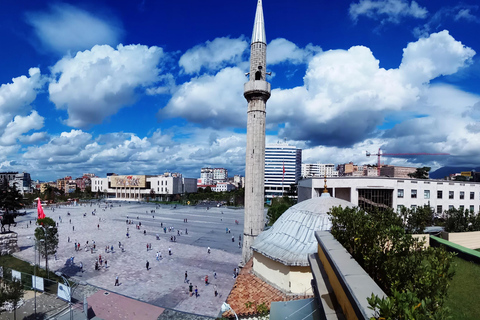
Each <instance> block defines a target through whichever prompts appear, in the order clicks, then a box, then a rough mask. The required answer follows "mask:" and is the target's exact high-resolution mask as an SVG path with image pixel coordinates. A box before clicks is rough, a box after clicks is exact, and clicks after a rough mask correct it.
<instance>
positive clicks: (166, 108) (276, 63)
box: [0, 0, 480, 180]
mask: <svg viewBox="0 0 480 320" xmlns="http://www.w3.org/2000/svg"><path fill="white" fill-rule="evenodd" d="M256 2H257V1H256V0H229V1H217V0H209V1H203V2H200V1H193V0H184V1H148V0H144V1H102V0H97V1H82V2H71V1H63V2H49V1H22V2H14V1H2V2H0V40H1V42H2V46H1V48H2V49H1V50H0V171H26V172H30V173H31V175H32V178H34V179H40V180H51V179H57V178H60V177H63V176H65V175H72V176H74V177H76V176H80V175H81V174H82V173H86V172H93V173H96V174H97V175H98V176H105V174H106V173H107V172H116V173H119V174H161V173H163V172H165V171H170V172H181V173H183V174H184V175H185V176H187V177H197V176H199V174H200V168H201V167H203V166H212V167H225V168H227V169H229V171H230V174H232V175H233V174H243V173H244V164H245V125H246V108H247V103H246V101H245V99H244V98H243V83H244V82H245V81H246V80H247V78H245V76H244V73H245V72H247V70H248V59H249V43H250V37H251V32H252V28H253V20H254V16H255V9H256ZM263 8H264V15H265V24H266V34H267V40H268V47H267V64H268V65H267V69H268V70H269V71H271V72H272V76H271V77H270V78H269V79H268V80H269V81H270V82H271V84H272V97H271V98H270V100H269V101H268V103H267V143H275V142H277V141H284V140H286V141H287V142H288V143H290V144H293V145H296V146H298V147H300V148H302V149H304V152H303V158H304V162H322V163H335V164H338V163H343V162H349V161H353V162H355V163H358V164H364V163H374V162H375V159H374V158H373V159H372V158H366V156H365V151H366V150H368V151H370V152H372V153H373V152H376V151H377V150H378V148H382V150H384V151H385V152H388V153H413V152H429V153H439V152H447V153H450V154H451V155H450V156H421V157H420V156H417V157H409V158H399V157H397V158H393V157H392V158H390V157H385V158H384V161H385V163H390V164H396V165H408V166H420V165H428V166H432V167H434V168H437V167H440V166H444V165H464V166H470V165H471V166H472V167H473V166H477V165H478V158H479V153H480V139H479V138H480V137H479V133H480V124H479V122H478V121H479V119H480V86H479V81H480V79H479V78H480V62H479V59H478V57H477V56H478V55H477V52H479V50H480V40H479V39H478V34H479V31H480V10H479V5H478V4H477V2H476V1H462V2H460V3H454V2H452V1H421V0H419V1H408V0H355V1H318V0H316V1H313V0H299V1H286V0H276V1H271V0H264V1H263Z"/></svg>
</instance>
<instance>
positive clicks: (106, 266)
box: [105, 259, 108, 268]
mask: <svg viewBox="0 0 480 320" xmlns="http://www.w3.org/2000/svg"><path fill="white" fill-rule="evenodd" d="M105 268H108V265H107V259H105Z"/></svg>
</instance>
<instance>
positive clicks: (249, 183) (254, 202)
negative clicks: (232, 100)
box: [242, 0, 271, 265]
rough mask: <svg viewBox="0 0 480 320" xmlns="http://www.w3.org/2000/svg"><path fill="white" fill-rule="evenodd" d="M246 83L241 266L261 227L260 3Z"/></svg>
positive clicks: (265, 87)
mask: <svg viewBox="0 0 480 320" xmlns="http://www.w3.org/2000/svg"><path fill="white" fill-rule="evenodd" d="M248 74H249V80H248V82H246V83H245V85H244V91H243V96H244V97H245V99H247V102H248V109H247V147H246V155H245V220H244V232H243V250H242V264H243V265H245V264H246V263H247V262H248V260H250V258H251V257H252V249H251V245H252V244H253V242H254V240H255V238H256V237H257V236H258V235H259V234H260V233H261V232H262V231H263V228H264V225H265V219H264V205H265V202H264V201H265V190H264V179H263V177H264V176H265V124H266V105H267V100H268V99H269V98H270V92H271V86H270V83H268V82H267V81H266V79H267V39H266V36H265V23H264V20H263V6H262V0H258V2H257V10H256V14H255V22H254V24H253V33H252V42H251V44H250V72H249V73H248Z"/></svg>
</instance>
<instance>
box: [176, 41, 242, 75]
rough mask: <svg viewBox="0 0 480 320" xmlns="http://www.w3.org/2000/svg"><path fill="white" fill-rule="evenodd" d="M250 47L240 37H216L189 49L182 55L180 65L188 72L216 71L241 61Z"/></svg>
mask: <svg viewBox="0 0 480 320" xmlns="http://www.w3.org/2000/svg"><path fill="white" fill-rule="evenodd" d="M247 47H248V43H247V41H246V40H245V39H244V38H243V37H240V38H238V39H230V38H228V37H227V38H225V37H224V38H216V39H215V40H213V41H207V42H205V43H204V44H200V45H197V46H195V47H193V48H192V49H189V50H187V52H185V53H184V54H183V55H182V56H181V57H180V61H179V65H180V66H181V67H182V68H183V70H184V71H185V73H187V74H195V73H199V72H200V70H202V68H204V69H205V70H206V71H216V70H218V69H220V68H222V67H225V66H227V65H232V64H238V63H239V62H241V61H242V60H243V59H242V55H243V53H244V52H245V50H246V49H247Z"/></svg>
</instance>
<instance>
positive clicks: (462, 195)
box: [460, 191, 465, 200]
mask: <svg viewBox="0 0 480 320" xmlns="http://www.w3.org/2000/svg"><path fill="white" fill-rule="evenodd" d="M460 199H461V200H463V199H465V192H463V191H460Z"/></svg>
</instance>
